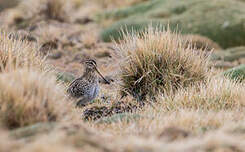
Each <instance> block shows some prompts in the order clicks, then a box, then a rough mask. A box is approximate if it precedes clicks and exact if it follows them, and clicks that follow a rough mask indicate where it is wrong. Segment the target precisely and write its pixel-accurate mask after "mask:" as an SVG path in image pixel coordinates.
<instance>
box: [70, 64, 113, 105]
mask: <svg viewBox="0 0 245 152" xmlns="http://www.w3.org/2000/svg"><path fill="white" fill-rule="evenodd" d="M82 63H83V64H84V66H85V70H84V72H83V74H82V76H80V77H79V78H77V79H75V80H73V81H72V82H71V83H70V84H69V86H68V89H67V92H68V94H69V96H71V97H72V98H75V99H78V101H77V103H76V107H83V106H86V105H87V104H88V103H89V102H91V101H92V100H94V99H95V98H96V97H97V96H98V95H99V89H100V86H99V78H98V76H97V74H99V76H101V78H102V79H104V81H105V82H106V83H107V84H110V82H109V81H108V80H106V79H105V77H104V76H103V75H102V74H101V73H100V71H99V70H98V69H97V63H96V61H95V60H93V59H87V60H85V61H82ZM96 73H97V74H96Z"/></svg>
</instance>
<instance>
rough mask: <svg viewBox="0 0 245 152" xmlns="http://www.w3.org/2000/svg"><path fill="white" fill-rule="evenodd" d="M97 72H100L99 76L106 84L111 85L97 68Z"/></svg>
mask: <svg viewBox="0 0 245 152" xmlns="http://www.w3.org/2000/svg"><path fill="white" fill-rule="evenodd" d="M95 70H96V71H97V72H98V74H99V75H100V76H101V78H102V79H103V80H105V82H106V83H108V84H110V82H109V81H108V80H106V79H105V77H104V76H103V75H102V74H101V73H100V71H99V70H98V69H97V68H95Z"/></svg>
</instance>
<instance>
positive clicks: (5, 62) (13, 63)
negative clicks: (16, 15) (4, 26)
mask: <svg viewBox="0 0 245 152" xmlns="http://www.w3.org/2000/svg"><path fill="white" fill-rule="evenodd" d="M37 50H38V47H37V46H35V45H34V44H30V43H29V42H27V41H25V40H20V39H17V40H16V39H14V38H10V37H9V35H8V33H7V32H3V31H0V71H1V72H2V71H5V72H6V71H10V70H14V69H17V68H20V67H28V68H29V67H31V68H35V69H38V70H40V71H43V70H45V69H46V65H45V62H44V58H43V57H41V56H40V54H39V53H38V51H37Z"/></svg>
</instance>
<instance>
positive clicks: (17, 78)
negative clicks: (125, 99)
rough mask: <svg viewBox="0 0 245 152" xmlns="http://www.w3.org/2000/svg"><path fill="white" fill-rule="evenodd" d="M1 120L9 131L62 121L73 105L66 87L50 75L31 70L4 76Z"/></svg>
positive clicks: (0, 80) (0, 81) (0, 77)
mask: <svg viewBox="0 0 245 152" xmlns="http://www.w3.org/2000/svg"><path fill="white" fill-rule="evenodd" d="M0 90H1V92H0V105H1V108H0V119H1V121H2V123H3V125H5V126H7V127H8V128H16V127H21V126H26V125H30V124H34V123H37V122H49V121H59V120H61V119H62V118H63V117H65V115H66V114H67V113H69V110H70V106H69V104H68V103H66V101H65V99H66V97H65V95H64V92H63V91H64V88H62V87H61V86H58V85H57V83H56V78H55V77H54V76H52V75H50V74H48V73H45V72H43V73H41V72H37V71H34V70H30V69H22V70H17V71H13V72H9V73H5V74H1V75H0Z"/></svg>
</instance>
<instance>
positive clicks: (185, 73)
mask: <svg viewBox="0 0 245 152" xmlns="http://www.w3.org/2000/svg"><path fill="white" fill-rule="evenodd" d="M183 42H184V41H183V40H181V37H180V36H179V35H177V34H173V33H171V32H170V31H169V30H167V31H161V30H159V29H153V28H151V27H149V29H148V30H147V31H145V32H141V33H140V34H138V35H133V36H126V38H125V40H124V41H123V42H122V43H121V44H120V45H118V50H119V52H120V53H122V55H123V57H125V58H126V59H127V60H126V63H125V64H123V65H122V66H121V80H122V92H123V94H124V93H129V94H132V95H133V96H135V97H137V98H138V99H144V98H145V97H146V96H147V95H149V96H150V97H152V96H155V95H156V94H158V93H159V92H161V93H165V94H166V93H168V92H172V91H175V90H177V89H178V88H182V87H188V86H190V85H192V84H194V83H196V82H200V81H203V80H205V78H206V77H207V75H208V73H209V72H208V71H209V70H208V66H207V65H208V60H207V56H205V55H204V53H202V52H201V53H196V51H195V50H194V49H193V48H191V47H190V46H189V47H187V48H186V47H185V44H183Z"/></svg>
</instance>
